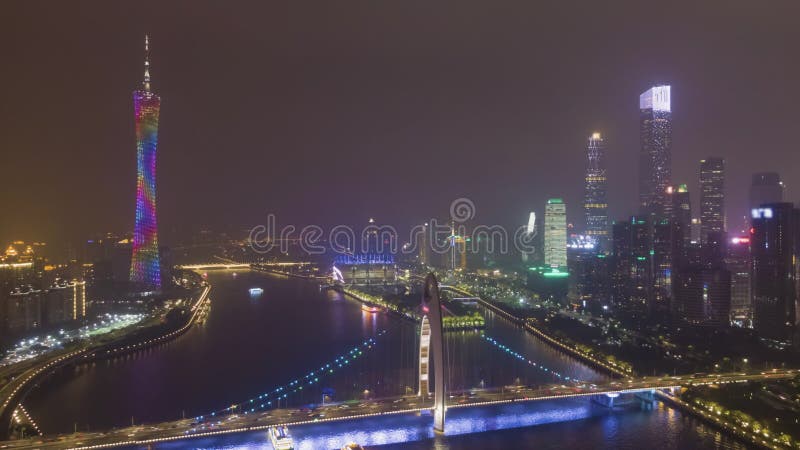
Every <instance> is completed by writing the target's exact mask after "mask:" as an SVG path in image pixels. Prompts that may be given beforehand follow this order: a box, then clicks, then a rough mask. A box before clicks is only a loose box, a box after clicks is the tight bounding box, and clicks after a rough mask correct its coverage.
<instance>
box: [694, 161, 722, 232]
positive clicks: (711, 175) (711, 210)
mask: <svg viewBox="0 0 800 450" xmlns="http://www.w3.org/2000/svg"><path fill="white" fill-rule="evenodd" d="M724 188H725V160H724V159H722V158H706V159H703V160H701V161H700V242H702V243H705V242H706V241H707V240H708V233H723V232H724V231H725V192H724Z"/></svg>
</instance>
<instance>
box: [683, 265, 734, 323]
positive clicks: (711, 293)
mask: <svg viewBox="0 0 800 450" xmlns="http://www.w3.org/2000/svg"><path fill="white" fill-rule="evenodd" d="M730 301H731V274H730V272H729V271H728V270H726V269H723V268H719V267H718V268H705V267H703V266H700V265H692V266H690V267H686V268H684V269H682V270H681V273H680V274H679V275H678V276H677V277H676V282H675V301H674V305H675V306H674V308H673V313H674V315H675V316H676V317H677V318H679V319H681V320H682V321H684V322H687V323H690V324H693V325H704V326H714V327H725V326H728V324H729V323H730Z"/></svg>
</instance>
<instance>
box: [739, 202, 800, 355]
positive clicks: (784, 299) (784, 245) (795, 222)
mask: <svg viewBox="0 0 800 450" xmlns="http://www.w3.org/2000/svg"><path fill="white" fill-rule="evenodd" d="M751 219H752V222H753V228H752V235H751V237H750V257H751V258H752V265H753V266H752V267H753V270H752V274H753V277H752V281H751V283H752V284H751V286H752V290H753V328H755V329H756V332H757V333H758V335H759V336H760V337H763V338H768V339H774V340H778V341H783V342H790V341H791V340H792V339H793V337H794V334H795V332H796V331H797V325H798V318H797V310H798V307H799V306H800V305H798V298H797V285H796V283H797V264H798V261H797V259H798V256H800V255H798V244H799V242H798V240H799V238H800V236H799V235H800V232H798V228H800V210H798V209H796V208H794V206H793V205H792V204H791V203H767V204H765V205H762V207H759V208H755V209H753V210H752V212H751Z"/></svg>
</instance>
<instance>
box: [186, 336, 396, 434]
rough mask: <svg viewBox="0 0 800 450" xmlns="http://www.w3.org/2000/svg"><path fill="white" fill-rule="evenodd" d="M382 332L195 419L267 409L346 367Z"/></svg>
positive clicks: (368, 348) (371, 344) (373, 344)
mask: <svg viewBox="0 0 800 450" xmlns="http://www.w3.org/2000/svg"><path fill="white" fill-rule="evenodd" d="M384 334H386V330H381V331H379V332H378V334H377V335H376V336H375V337H374V338H368V339H365V340H364V342H362V343H361V344H359V345H357V346H355V347H353V348H351V349H350V350H349V351H347V352H346V353H343V354H341V355H339V356H337V357H336V358H334V359H333V360H332V361H331V362H329V363H327V364H324V365H322V366H320V367H319V368H318V369H315V370H312V371H311V372H309V373H307V374H306V375H304V376H303V377H301V378H296V379H294V380H292V381H290V382H289V383H287V384H285V385H283V386H279V387H277V388H275V389H273V390H271V391H269V392H265V393H263V394H260V395H258V396H256V397H253V398H251V399H248V400H245V401H243V402H241V403H236V404H233V405H231V406H229V407H227V408H224V409H221V410H218V411H214V412H212V413H210V414H205V415H202V416H197V417H196V418H195V419H196V420H198V421H200V420H204V419H208V418H209V417H216V416H217V415H218V414H232V413H236V412H240V413H241V414H250V413H254V412H256V410H262V409H269V408H271V407H272V406H273V404H274V403H277V402H278V401H280V400H284V399H286V398H287V397H288V396H289V395H291V394H294V393H297V392H299V391H302V390H303V388H304V387H310V386H313V385H314V384H316V383H318V382H319V380H320V378H321V377H325V376H328V375H331V374H333V373H334V372H335V371H336V370H338V369H343V368H345V367H347V366H348V365H349V364H350V363H351V362H352V361H353V360H355V359H356V358H358V357H360V356H361V355H363V354H364V351H367V350H371V349H372V348H373V347H374V346H375V345H376V343H377V342H376V340H375V338H377V337H380V336H383V335H384Z"/></svg>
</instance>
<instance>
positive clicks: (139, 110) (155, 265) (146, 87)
mask: <svg viewBox="0 0 800 450" xmlns="http://www.w3.org/2000/svg"><path fill="white" fill-rule="evenodd" d="M144 52H145V58H144V81H143V82H142V87H141V89H137V90H135V91H133V110H134V116H135V121H136V169H137V171H136V175H137V176H136V224H135V226H134V230H133V253H132V257H131V283H132V284H134V285H136V286H139V287H142V288H147V289H152V290H159V289H160V288H161V264H160V262H159V257H158V222H157V220H156V145H157V143H158V113H159V109H160V108H161V98H160V97H159V96H158V95H156V94H155V93H154V92H152V91H151V90H150V39H149V38H148V36H145V37H144Z"/></svg>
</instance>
